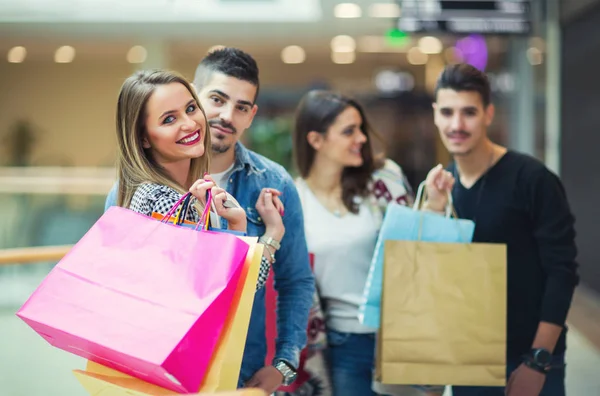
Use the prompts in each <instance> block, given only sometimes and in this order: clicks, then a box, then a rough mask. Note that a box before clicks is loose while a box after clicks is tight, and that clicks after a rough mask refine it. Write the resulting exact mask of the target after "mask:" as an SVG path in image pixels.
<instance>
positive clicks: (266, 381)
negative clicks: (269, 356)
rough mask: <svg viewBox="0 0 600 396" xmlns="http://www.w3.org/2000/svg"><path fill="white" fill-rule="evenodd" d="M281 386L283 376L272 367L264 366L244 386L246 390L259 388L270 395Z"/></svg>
mask: <svg viewBox="0 0 600 396" xmlns="http://www.w3.org/2000/svg"><path fill="white" fill-rule="evenodd" d="M282 384H283V375H282V374H281V373H280V372H279V370H277V369H276V368H275V367H273V366H265V367H263V368H261V369H260V370H258V371H257V372H256V373H255V374H254V375H253V376H252V378H250V379H249V380H248V382H246V383H245V384H244V386H245V387H246V388H260V389H262V390H264V391H265V392H267V394H269V395H270V394H271V393H273V392H275V391H276V390H277V388H279V387H280V386H281V385H282Z"/></svg>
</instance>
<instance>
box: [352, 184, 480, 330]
mask: <svg viewBox="0 0 600 396" xmlns="http://www.w3.org/2000/svg"><path fill="white" fill-rule="evenodd" d="M424 186H425V183H424V182H423V183H421V185H419V189H418V192H417V197H416V199H415V203H414V206H413V207H412V208H410V207H407V206H403V205H399V204H396V203H392V204H390V205H389V206H388V207H387V210H386V213H385V216H384V218H383V224H382V226H381V230H380V232H379V237H378V238H377V244H376V245H375V252H374V254H373V259H372V261H371V267H370V269H369V275H368V277H367V282H366V284H365V289H364V293H363V301H362V304H361V305H360V307H359V320H360V322H361V323H362V324H363V325H365V326H368V327H373V328H379V325H380V320H381V293H382V285H383V257H384V252H383V248H384V245H385V241H389V240H392V241H424V242H448V243H470V242H471V241H472V240H473V232H474V231H475V223H474V222H473V221H471V220H464V219H457V218H456V215H455V214H454V218H453V217H451V215H452V213H455V212H454V210H453V209H452V196H451V195H450V196H449V197H450V199H449V204H448V207H447V208H446V214H445V215H442V214H437V213H433V212H425V211H420V210H419V208H420V205H421V201H422V199H423V195H424V194H423V191H424ZM393 265H402V263H394V264H393ZM398 286H399V287H402V285H398Z"/></svg>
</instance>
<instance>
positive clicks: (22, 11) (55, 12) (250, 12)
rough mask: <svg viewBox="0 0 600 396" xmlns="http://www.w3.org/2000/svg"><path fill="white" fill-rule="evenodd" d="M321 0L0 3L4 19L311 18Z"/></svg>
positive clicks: (29, 0) (317, 14)
mask: <svg viewBox="0 0 600 396" xmlns="http://www.w3.org/2000/svg"><path fill="white" fill-rule="evenodd" d="M320 3H321V1H320V0H302V1H298V0H18V1H14V0H11V1H8V0H2V1H0V21H3V22H54V23H64V22H175V23H186V22H192V23H197V22H228V23H231V22H248V21H252V22H314V21H317V20H319V19H320V18H321V4H320Z"/></svg>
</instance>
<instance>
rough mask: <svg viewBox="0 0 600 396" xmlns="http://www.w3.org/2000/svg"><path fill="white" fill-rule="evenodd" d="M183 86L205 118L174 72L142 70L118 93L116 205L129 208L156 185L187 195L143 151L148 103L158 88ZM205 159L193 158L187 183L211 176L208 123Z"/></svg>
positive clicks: (183, 82)
mask: <svg viewBox="0 0 600 396" xmlns="http://www.w3.org/2000/svg"><path fill="white" fill-rule="evenodd" d="M171 83H180V84H182V85H184V86H185V87H186V88H187V90H188V91H189V92H190V94H191V95H192V97H193V98H194V100H195V101H196V104H197V105H198V108H199V109H200V111H202V113H203V114H204V116H205V117H204V118H205V119H206V114H205V113H204V109H203V108H202V106H201V105H200V101H199V100H198V96H197V95H196V93H195V91H194V88H193V87H192V86H191V85H190V83H188V82H187V81H186V79H185V78H184V77H183V76H181V75H180V74H178V73H177V72H173V71H166V70H141V71H138V72H136V73H135V74H133V75H132V76H130V77H129V78H127V79H126V80H125V82H124V83H123V86H122V87H121V92H120V93H119V100H118V102H117V142H118V155H117V173H118V178H119V192H118V199H117V204H118V205H119V206H123V207H128V206H129V205H130V204H131V199H132V197H133V194H134V193H135V190H136V189H137V188H138V187H139V186H140V185H141V184H143V183H156V184H161V185H165V186H168V187H170V188H172V189H174V190H176V191H178V192H180V193H182V194H183V193H185V192H186V191H187V188H186V187H185V186H181V185H179V184H178V183H177V182H175V181H174V180H173V178H172V177H170V176H169V174H168V173H167V171H166V170H165V169H164V168H163V167H162V166H160V165H159V164H158V163H157V162H156V161H155V160H154V158H153V157H152V155H150V153H149V152H148V151H147V150H145V149H144V147H143V143H142V142H143V139H144V137H146V118H147V112H146V105H147V103H148V100H149V99H150V97H151V96H152V94H153V93H154V90H155V89H156V87H157V86H159V85H166V84H171ZM204 131H205V134H204V147H205V148H206V152H205V153H204V155H203V156H201V157H198V158H192V160H191V162H190V171H189V175H188V183H192V182H193V181H195V180H197V179H199V178H200V177H202V176H203V175H204V173H205V172H208V170H209V165H210V133H209V127H208V121H206V124H205V126H204Z"/></svg>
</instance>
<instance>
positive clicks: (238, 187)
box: [105, 143, 315, 385]
mask: <svg viewBox="0 0 600 396" xmlns="http://www.w3.org/2000/svg"><path fill="white" fill-rule="evenodd" d="M265 187H270V188H274V189H277V190H279V191H281V192H282V196H281V200H282V202H283V204H284V206H285V214H284V217H283V223H284V226H285V236H284V237H283V240H282V241H281V249H280V250H279V251H278V252H277V253H276V254H275V264H274V265H273V271H274V274H275V289H276V291H277V294H278V302H277V340H276V347H275V359H283V360H286V361H288V362H290V363H291V364H293V365H294V366H295V367H298V364H299V357H300V351H301V350H302V349H303V348H304V346H305V344H306V327H307V323H308V313H309V310H310V307H311V306H312V302H313V293H314V290H315V284H314V278H313V275H312V271H311V269H310V264H309V259H308V251H307V248H306V239H305V236H304V218H303V215H302V206H301V204H300V198H299V197H298V192H297V191H296V187H295V185H294V182H293V180H292V178H291V177H290V175H289V174H288V173H287V172H286V170H285V169H284V168H283V167H282V166H281V165H279V164H276V163H275V162H273V161H271V160H269V159H267V158H265V157H263V156H261V155H259V154H257V153H254V152H252V151H250V150H248V149H246V148H245V147H244V146H243V145H242V144H241V143H237V145H236V147H235V164H234V167H233V173H232V174H231V176H230V178H229V180H228V185H227V192H228V193H230V194H231V195H233V196H234V197H235V199H236V200H237V201H238V202H239V203H240V205H241V206H242V208H244V210H245V211H246V216H247V219H248V235H250V236H261V235H263V234H264V232H265V225H264V223H263V222H262V219H261V218H260V216H259V215H258V213H257V211H256V208H255V205H256V201H257V199H258V195H259V194H260V191H261V190H262V189H263V188H265ZM116 202H117V185H116V184H115V186H113V188H112V190H111V191H110V193H109V194H108V197H107V199H106V205H105V210H106V209H108V208H109V207H110V206H114V205H116ZM222 222H223V224H222V225H221V226H222V228H226V227H227V224H226V221H225V220H224V219H222ZM265 334H266V329H265V288H261V289H260V290H259V291H257V292H256V294H255V297H254V305H253V307H252V315H251V317H250V327H249V329H248V336H247V339H246V347H245V349H244V358H243V361H242V369H241V372H240V385H242V384H243V383H244V382H245V381H247V380H249V379H250V377H252V375H254V373H255V372H256V371H258V370H259V369H261V368H262V367H263V366H264V364H265V357H266V354H267V343H266V336H265Z"/></svg>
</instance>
